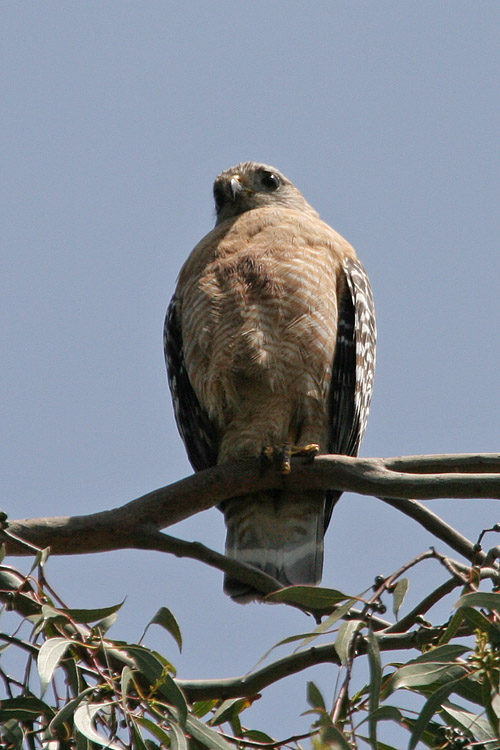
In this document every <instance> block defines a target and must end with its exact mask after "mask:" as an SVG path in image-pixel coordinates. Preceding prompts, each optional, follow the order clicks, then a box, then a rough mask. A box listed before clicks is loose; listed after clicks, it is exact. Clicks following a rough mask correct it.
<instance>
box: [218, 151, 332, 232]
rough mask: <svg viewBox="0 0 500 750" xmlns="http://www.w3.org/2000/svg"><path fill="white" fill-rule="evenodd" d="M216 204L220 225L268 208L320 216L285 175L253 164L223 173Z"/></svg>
mask: <svg viewBox="0 0 500 750" xmlns="http://www.w3.org/2000/svg"><path fill="white" fill-rule="evenodd" d="M214 200H215V210H216V212H217V222H216V223H217V224H220V223H221V222H223V221H225V220H226V219H230V218H233V217H235V216H238V215H239V214H242V213H244V212H245V211H251V210H252V209H255V208H263V207H265V206H283V207H285V208H293V209H295V210H297V209H299V210H305V211H308V212H311V211H312V212H313V213H314V215H316V216H317V214H316V211H314V209H313V208H312V206H310V205H309V203H308V202H307V201H306V199H305V198H304V196H303V195H302V193H301V192H300V190H298V189H297V188H296V187H295V185H294V184H293V183H292V182H290V180H289V179H288V178H287V177H285V175H283V174H282V173H281V172H280V171H279V170H278V169H276V168H275V167H270V166H269V165H267V164H257V163H256V162H253V161H246V162H244V163H242V164H237V165H236V166H235V167H231V168H230V169H226V170H225V172H222V173H221V174H220V175H219V176H218V177H217V178H216V180H215V182H214Z"/></svg>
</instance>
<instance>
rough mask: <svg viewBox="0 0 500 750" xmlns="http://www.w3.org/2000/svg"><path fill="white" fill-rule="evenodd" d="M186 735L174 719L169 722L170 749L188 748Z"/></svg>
mask: <svg viewBox="0 0 500 750" xmlns="http://www.w3.org/2000/svg"><path fill="white" fill-rule="evenodd" d="M188 747H189V745H188V741H187V739H186V735H185V734H184V732H183V731H182V729H181V728H180V726H179V725H178V724H176V723H175V721H171V722H170V750H188Z"/></svg>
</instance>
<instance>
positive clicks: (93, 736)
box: [74, 701, 123, 750]
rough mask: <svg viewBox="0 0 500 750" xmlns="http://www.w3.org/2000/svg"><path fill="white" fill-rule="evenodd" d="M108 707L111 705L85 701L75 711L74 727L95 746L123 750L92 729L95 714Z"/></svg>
mask: <svg viewBox="0 0 500 750" xmlns="http://www.w3.org/2000/svg"><path fill="white" fill-rule="evenodd" d="M110 705H111V703H88V702H87V701H85V702H84V703H81V704H80V705H79V706H78V708H77V709H76V711H75V715H74V722H75V727H76V728H77V729H78V731H79V732H81V734H83V736H84V737H86V738H87V739H89V740H90V741H91V742H95V743H96V744H97V745H102V747H106V748H109V750H123V749H122V746H121V745H118V744H116V743H115V742H111V740H110V739H109V738H108V737H104V736H103V735H100V734H99V733H98V732H97V731H96V729H95V728H94V724H93V722H94V718H95V716H96V714H97V713H98V712H99V711H100V710H102V709H103V708H108V707H109V706H110Z"/></svg>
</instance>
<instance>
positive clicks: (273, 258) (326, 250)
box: [179, 207, 355, 425]
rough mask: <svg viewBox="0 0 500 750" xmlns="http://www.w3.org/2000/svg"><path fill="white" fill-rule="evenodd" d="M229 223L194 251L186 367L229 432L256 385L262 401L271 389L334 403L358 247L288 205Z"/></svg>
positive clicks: (186, 309) (182, 285)
mask: <svg viewBox="0 0 500 750" xmlns="http://www.w3.org/2000/svg"><path fill="white" fill-rule="evenodd" d="M226 224H227V225H228V226H227V227H226V226H225V225H224V224H222V225H220V226H219V227H217V229H216V230H214V231H213V232H211V233H210V234H209V235H207V236H206V237H205V238H204V239H203V240H202V241H201V243H199V245H198V246H197V247H196V248H195V249H194V250H193V253H192V254H191V256H190V258H189V259H188V260H187V262H186V264H185V266H184V268H183V270H182V272H181V275H180V279H179V290H180V294H181V304H182V330H183V339H184V347H185V361H186V366H187V370H188V373H189V377H190V379H191V382H192V384H193V387H194V389H195V391H196V393H197V395H198V398H199V400H200V403H202V405H203V406H204V407H205V408H206V409H207V411H208V412H209V413H210V414H211V416H212V417H214V418H215V419H216V420H217V422H218V423H219V425H222V424H224V422H225V421H226V420H227V419H228V418H229V416H230V415H231V414H233V412H234V410H235V409H237V408H238V403H239V401H240V399H241V395H242V394H241V388H242V387H244V388H245V389H249V388H251V387H252V384H254V385H255V387H257V385H258V386H259V387H258V389H257V390H258V392H259V393H258V395H259V399H262V395H263V393H262V389H263V388H264V389H267V390H268V391H269V392H270V393H273V394H276V393H281V394H283V395H286V396H287V398H293V399H294V400H297V401H299V400H300V399H301V398H303V397H304V396H308V397H310V398H311V397H312V398H317V399H319V400H325V401H326V398H327V393H328V388H329V384H330V377H331V367H332V362H333V355H334V349H335V340H336V330H337V288H338V283H339V280H340V279H341V276H342V274H341V255H345V254H346V253H347V254H352V255H353V256H354V250H353V249H352V248H351V247H350V245H348V243H347V242H346V241H345V240H343V238H341V237H340V235H338V234H337V233H336V232H334V230H332V229H331V228H330V227H329V226H328V225H327V224H325V223H324V222H321V221H320V220H318V219H317V218H314V220H313V219H311V218H309V217H308V216H307V215H306V216H304V217H302V216H301V215H298V214H297V212H296V211H290V210H288V209H284V208H274V207H272V208H263V209H258V210H254V211H249V212H247V213H244V214H242V215H241V216H239V217H238V218H237V219H236V220H231V221H228V222H226ZM354 257H355V256H354ZM242 383H243V386H242Z"/></svg>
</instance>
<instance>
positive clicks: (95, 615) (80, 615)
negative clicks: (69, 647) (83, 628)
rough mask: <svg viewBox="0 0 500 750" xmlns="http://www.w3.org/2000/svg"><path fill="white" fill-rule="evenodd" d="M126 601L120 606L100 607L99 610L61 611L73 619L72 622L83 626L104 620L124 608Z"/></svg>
mask: <svg viewBox="0 0 500 750" xmlns="http://www.w3.org/2000/svg"><path fill="white" fill-rule="evenodd" d="M124 603H125V599H124V600H123V601H122V602H120V604H114V605H113V606H112V607H100V608H99V609H61V613H62V614H65V615H67V616H68V617H71V619H72V620H74V621H75V622H78V623H81V624H88V623H89V622H96V621H97V620H103V619H105V618H106V617H109V616H110V615H113V614H114V613H115V612H118V610H119V609H120V608H121V607H123V605H124Z"/></svg>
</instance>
